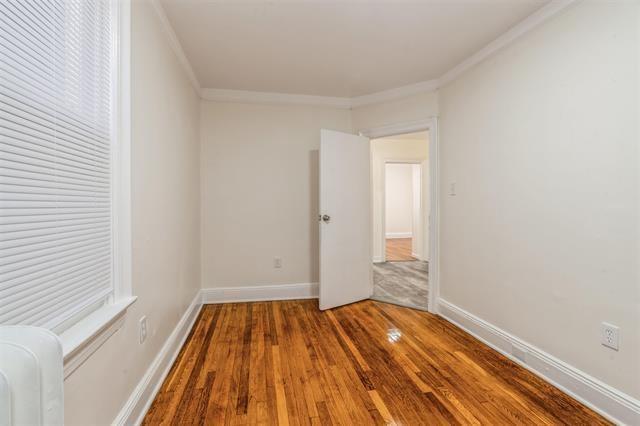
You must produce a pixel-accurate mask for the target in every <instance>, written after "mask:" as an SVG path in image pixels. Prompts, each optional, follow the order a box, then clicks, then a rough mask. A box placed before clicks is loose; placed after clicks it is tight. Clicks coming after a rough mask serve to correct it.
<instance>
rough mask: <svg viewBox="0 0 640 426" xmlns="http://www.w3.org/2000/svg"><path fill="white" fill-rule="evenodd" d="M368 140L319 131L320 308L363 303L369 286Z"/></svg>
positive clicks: (369, 205) (369, 207) (370, 292)
mask: <svg viewBox="0 0 640 426" xmlns="http://www.w3.org/2000/svg"><path fill="white" fill-rule="evenodd" d="M369 152H370V150H369V139H368V138H366V137H364V136H356V135H351V134H348V133H341V132H335V131H331V130H324V129H323V130H322V131H321V132H320V219H321V220H320V309H322V310H324V309H331V308H335V307H336V306H341V305H346V304H348V303H352V302H356V301H358V300H362V299H367V298H369V297H370V296H371V294H372V292H373V283H372V281H371V273H372V265H371V201H370V191H371V190H370V174H369V164H370V159H369V156H370V154H369Z"/></svg>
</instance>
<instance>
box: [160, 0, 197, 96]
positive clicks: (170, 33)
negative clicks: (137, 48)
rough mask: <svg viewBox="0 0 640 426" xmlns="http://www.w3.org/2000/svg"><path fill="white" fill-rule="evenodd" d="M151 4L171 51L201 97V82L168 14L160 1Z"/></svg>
mask: <svg viewBox="0 0 640 426" xmlns="http://www.w3.org/2000/svg"><path fill="white" fill-rule="evenodd" d="M149 3H151V5H152V6H153V9H154V10H155V11H156V14H157V15H158V19H160V24H161V25H162V29H163V30H164V33H165V35H166V36H167V40H168V41H169V46H171V50H173V53H175V55H176V56H177V58H178V62H180V65H181V66H182V68H183V69H184V71H185V72H186V73H187V77H188V78H189V81H190V82H191V85H192V86H193V88H194V90H195V91H196V93H197V94H198V96H201V92H202V88H201V86H200V82H199V81H198V78H197V77H196V74H195V73H194V72H193V68H192V67H191V63H190V62H189V60H188V59H187V56H186V55H185V54H184V49H182V45H181V44H180V40H178V36H177V35H176V32H175V31H174V30H173V27H172V26H171V22H169V18H167V14H166V13H165V11H164V7H162V4H161V3H160V0H150V1H149Z"/></svg>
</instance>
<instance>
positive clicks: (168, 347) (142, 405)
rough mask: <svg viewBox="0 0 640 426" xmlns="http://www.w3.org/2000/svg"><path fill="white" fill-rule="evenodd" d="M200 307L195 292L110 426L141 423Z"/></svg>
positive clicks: (200, 300)
mask: <svg viewBox="0 0 640 426" xmlns="http://www.w3.org/2000/svg"><path fill="white" fill-rule="evenodd" d="M200 308H202V296H201V292H198V294H196V297H194V299H193V301H192V302H191V304H190V305H189V307H188V308H187V310H186V311H185V313H184V314H183V315H182V318H180V321H179V322H178V324H177V325H176V328H174V329H173V331H172V332H171V334H170V335H169V337H168V338H167V341H166V342H165V343H164V345H163V346H162V348H161V349H160V352H159V353H158V355H157V356H156V358H155V359H154V360H153V362H152V363H151V366H150V367H149V369H148V370H147V372H146V373H145V374H144V376H143V377H142V380H140V382H139V383H138V385H137V386H136V388H135V389H134V390H133V393H132V394H131V396H130V397H129V400H128V401H127V402H126V404H125V405H124V407H122V410H120V413H119V414H118V416H117V417H116V419H115V420H114V421H113V424H114V425H118V426H120V425H122V426H124V425H127V426H129V425H135V426H137V425H139V424H141V423H142V420H143V419H144V416H145V414H146V413H147V411H148V410H149V407H151V403H152V402H153V400H154V398H155V397H156V394H157V393H158V391H159V390H160V386H162V383H163V382H164V379H165V378H166V377H167V374H169V370H170V369H171V366H172V365H173V363H174V361H175V360H176V357H177V356H178V354H179V353H180V349H182V346H183V345H184V342H185V340H186V339H187V336H189V333H190V332H191V328H192V327H193V325H194V323H195V320H196V318H197V317H198V314H199V313H200Z"/></svg>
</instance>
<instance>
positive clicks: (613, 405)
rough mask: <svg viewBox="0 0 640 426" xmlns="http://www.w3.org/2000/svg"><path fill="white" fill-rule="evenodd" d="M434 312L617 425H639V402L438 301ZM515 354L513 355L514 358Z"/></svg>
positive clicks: (482, 321) (486, 323)
mask: <svg viewBox="0 0 640 426" xmlns="http://www.w3.org/2000/svg"><path fill="white" fill-rule="evenodd" d="M438 313H439V314H440V315H441V316H442V317H444V318H445V319H446V320H448V321H449V322H451V323H453V324H455V325H456V326H458V327H460V328H462V329H463V330H465V331H467V332H468V333H470V334H471V335H473V336H474V337H476V338H477V339H478V340H480V341H482V342H484V343H486V344H487V345H489V346H490V347H492V348H493V349H495V350H497V351H498V352H500V353H501V354H503V355H505V356H506V357H507V358H509V359H511V360H512V361H514V362H516V363H518V364H520V365H521V366H523V367H524V368H526V369H527V370H529V371H531V372H533V373H534V374H536V375H537V376H539V377H541V378H542V379H544V380H546V381H547V382H549V383H551V384H552V385H554V386H555V387H557V388H558V389H560V390H562V391H563V392H565V393H567V394H569V395H571V396H572V397H573V398H575V399H577V400H578V401H580V402H582V403H583V404H585V405H586V406H588V407H590V408H591V409H593V410H594V411H597V412H598V413H600V414H602V415H603V416H604V417H606V418H608V419H609V420H611V421H613V422H615V423H617V424H628V425H637V424H639V425H640V401H638V400H637V399H635V398H633V397H631V396H629V395H627V394H625V393H623V392H620V391H619V390H617V389H615V388H613V387H611V386H609V385H607V384H605V383H603V382H601V381H600V380H598V379H596V378H594V377H591V376H589V375H588V374H586V373H585V372H583V371H581V370H579V369H577V368H575V367H573V366H571V365H569V364H567V363H565V362H563V361H560V360H559V359H557V358H555V357H553V356H552V355H549V354H548V353H546V352H544V351H542V350H540V349H538V348H536V347H535V346H532V345H530V344H529V343H527V342H524V341H522V340H521V339H519V338H518V337H515V336H513V335H511V334H509V333H507V332H506V331H504V330H501V329H500V328H498V327H496V326H494V325H492V324H490V323H488V322H486V321H484V320H482V319H480V318H478V317H476V316H475V315H473V314H471V313H469V312H467V311H465V310H464V309H462V308H460V307H458V306H456V305H454V304H452V303H449V302H447V301H446V300H444V299H442V298H440V299H439V301H438ZM514 353H515V354H517V355H514Z"/></svg>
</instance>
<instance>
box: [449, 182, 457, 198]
mask: <svg viewBox="0 0 640 426" xmlns="http://www.w3.org/2000/svg"><path fill="white" fill-rule="evenodd" d="M456 183H457V182H451V183H450V184H449V195H451V196H454V195H456Z"/></svg>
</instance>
